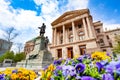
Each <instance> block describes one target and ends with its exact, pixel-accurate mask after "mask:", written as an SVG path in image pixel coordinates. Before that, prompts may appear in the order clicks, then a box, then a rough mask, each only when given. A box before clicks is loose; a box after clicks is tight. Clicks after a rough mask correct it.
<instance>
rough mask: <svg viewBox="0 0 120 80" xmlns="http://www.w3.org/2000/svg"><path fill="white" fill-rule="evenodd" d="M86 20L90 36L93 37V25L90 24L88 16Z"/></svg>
mask: <svg viewBox="0 0 120 80" xmlns="http://www.w3.org/2000/svg"><path fill="white" fill-rule="evenodd" d="M86 20H87V25H88V30H89V37H90V38H92V37H93V32H92V31H93V30H92V26H91V25H90V20H89V18H88V17H86Z"/></svg>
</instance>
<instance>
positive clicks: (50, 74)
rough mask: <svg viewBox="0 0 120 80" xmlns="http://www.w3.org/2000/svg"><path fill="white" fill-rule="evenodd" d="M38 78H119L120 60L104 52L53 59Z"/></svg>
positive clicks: (50, 79) (81, 79)
mask: <svg viewBox="0 0 120 80" xmlns="http://www.w3.org/2000/svg"><path fill="white" fill-rule="evenodd" d="M41 73H42V75H41V78H40V80H120V60H115V59H113V58H112V56H111V55H110V54H108V53H105V52H95V53H93V54H92V55H83V56H80V57H77V58H73V59H67V60H65V59H59V60H55V61H54V63H53V64H51V65H50V66H48V67H47V68H45V69H44V70H42V71H41Z"/></svg>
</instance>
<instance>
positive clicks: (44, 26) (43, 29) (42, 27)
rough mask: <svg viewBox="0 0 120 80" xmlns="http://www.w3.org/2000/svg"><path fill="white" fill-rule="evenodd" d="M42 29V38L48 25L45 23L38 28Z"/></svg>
mask: <svg viewBox="0 0 120 80" xmlns="http://www.w3.org/2000/svg"><path fill="white" fill-rule="evenodd" d="M38 28H39V29H40V36H44V33H45V29H46V25H45V24H44V23H43V24H42V26H41V27H38Z"/></svg>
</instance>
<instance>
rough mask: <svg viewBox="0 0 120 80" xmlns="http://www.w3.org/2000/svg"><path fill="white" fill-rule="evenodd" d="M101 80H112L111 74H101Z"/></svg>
mask: <svg viewBox="0 0 120 80" xmlns="http://www.w3.org/2000/svg"><path fill="white" fill-rule="evenodd" d="M102 80H114V78H113V76H112V75H111V74H103V77H102Z"/></svg>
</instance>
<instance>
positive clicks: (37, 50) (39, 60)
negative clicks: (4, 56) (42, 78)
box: [16, 37, 53, 70]
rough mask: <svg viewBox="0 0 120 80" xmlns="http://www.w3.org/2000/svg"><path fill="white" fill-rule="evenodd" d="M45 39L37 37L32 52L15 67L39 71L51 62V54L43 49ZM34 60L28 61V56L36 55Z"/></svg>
mask: <svg viewBox="0 0 120 80" xmlns="http://www.w3.org/2000/svg"><path fill="white" fill-rule="evenodd" d="M44 41H45V37H39V39H36V41H35V47H34V50H33V51H32V52H30V53H29V54H28V55H27V56H26V60H23V61H21V62H18V63H17V66H16V67H25V68H29V69H33V70H34V69H35V70H40V69H43V68H45V67H46V66H48V65H50V64H51V63H52V62H53V57H52V54H51V53H50V52H49V51H48V50H47V48H45V45H44ZM36 54H37V56H36V57H35V58H34V59H29V57H30V55H36Z"/></svg>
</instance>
